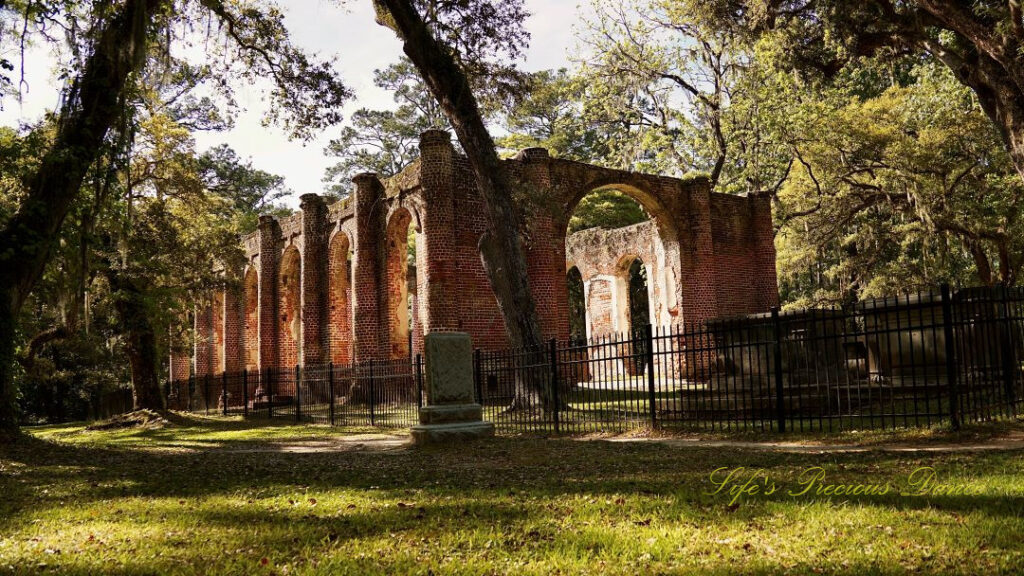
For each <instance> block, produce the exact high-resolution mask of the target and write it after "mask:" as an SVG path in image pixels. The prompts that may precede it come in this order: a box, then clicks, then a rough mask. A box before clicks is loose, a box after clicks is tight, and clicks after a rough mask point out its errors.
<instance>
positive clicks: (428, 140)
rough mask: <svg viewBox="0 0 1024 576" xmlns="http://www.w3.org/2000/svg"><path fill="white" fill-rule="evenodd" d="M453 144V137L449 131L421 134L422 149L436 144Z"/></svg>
mask: <svg viewBox="0 0 1024 576" xmlns="http://www.w3.org/2000/svg"><path fill="white" fill-rule="evenodd" d="M451 143H452V135H451V133H449V132H448V131H447V130H437V129H430V130H425V131H424V132H422V133H420V148H423V147H424V146H431V145H436V144H448V145H451Z"/></svg>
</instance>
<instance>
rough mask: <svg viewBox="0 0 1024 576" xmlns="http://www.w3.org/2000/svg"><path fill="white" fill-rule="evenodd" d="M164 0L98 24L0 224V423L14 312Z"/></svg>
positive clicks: (144, 1)
mask: <svg viewBox="0 0 1024 576" xmlns="http://www.w3.org/2000/svg"><path fill="white" fill-rule="evenodd" d="M165 4H167V0H126V2H125V3H124V5H123V7H122V8H121V10H120V11H119V12H118V13H117V14H116V15H115V16H114V17H113V18H111V19H110V20H109V21H108V23H107V24H106V27H105V28H104V29H103V30H102V31H101V32H100V34H99V37H98V38H97V41H96V44H95V47H94V49H93V52H92V54H91V55H90V56H89V57H88V59H87V60H86V62H85V66H84V68H83V70H82V73H81V75H80V76H79V77H78V78H77V79H76V80H75V83H74V85H73V87H72V90H71V91H70V93H69V94H67V95H66V96H65V98H64V104H63V106H62V108H61V111H60V117H59V119H58V121H57V134H56V137H55V138H54V142H53V144H52V145H51V147H50V149H49V150H48V151H47V153H46V154H45V155H44V156H43V159H42V162H41V163H40V166H39V168H38V170H37V171H36V173H35V175H34V177H33V178H32V179H31V180H30V184H29V186H28V193H27V195H26V196H25V198H24V200H22V201H21V204H20V206H19V207H18V210H17V212H16V213H15V214H14V216H13V217H11V219H10V220H9V221H8V222H7V225H6V226H5V227H4V228H3V230H0V246H2V247H3V250H2V251H0V325H2V327H0V403H2V404H3V405H2V406H0V429H5V430H8V431H16V430H17V426H18V423H17V419H16V416H17V415H16V407H15V405H14V399H15V389H14V372H13V370H14V367H13V362H14V348H15V342H14V338H15V334H16V328H15V320H16V319H17V316H18V313H19V312H20V311H21V306H22V304H24V302H25V299H26V298H27V297H28V295H29V293H30V292H31V291H32V289H33V287H35V284H36V282H38V280H39V278H40V277H41V276H42V274H43V270H44V269H45V267H46V264H47V263H48V262H49V260H50V257H51V254H52V251H53V247H54V245H55V244H56V241H57V235H58V232H59V231H60V227H61V225H62V224H63V222H64V218H65V217H66V216H67V213H68V210H69V209H70V207H71V203H72V202H73V201H74V199H75V197H76V196H77V195H78V192H79V189H80V188H81V187H82V180H83V178H84V177H85V174H86V171H87V170H88V169H89V166H91V165H92V164H93V162H95V161H96V158H97V157H98V156H99V154H100V150H101V149H102V145H103V141H104V139H105V138H106V136H107V132H108V131H109V130H110V127H111V126H113V124H114V122H115V121H116V119H117V118H118V117H119V116H120V115H121V113H122V110H123V107H124V104H123V101H124V99H123V97H124V94H125V91H126V88H127V87H128V85H129V82H130V80H129V78H130V77H131V75H132V74H133V73H134V72H136V71H138V70H139V69H141V67H142V65H143V62H144V61H145V55H146V43H147V41H148V31H149V28H150V26H151V25H152V22H153V20H154V17H155V15H156V14H157V12H158V10H159V9H160V8H161V7H162V6H163V5H165Z"/></svg>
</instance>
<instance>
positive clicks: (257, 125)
mask: <svg viewBox="0 0 1024 576" xmlns="http://www.w3.org/2000/svg"><path fill="white" fill-rule="evenodd" d="M584 1H585V0H584ZM579 2H580V0H526V7H527V10H528V11H529V12H530V13H531V16H530V18H529V19H528V20H527V22H526V27H527V30H528V31H529V32H530V34H531V41H530V47H529V50H528V51H527V53H526V57H525V61H524V62H522V63H521V65H522V68H523V69H525V70H530V71H533V70H543V69H547V68H559V67H563V66H565V67H569V66H571V64H570V62H569V57H570V54H571V53H572V52H573V50H574V46H575V36H574V29H573V23H574V22H576V21H577V20H578V17H577V12H578V10H579V9H580V7H579ZM279 3H280V5H281V7H282V8H283V9H284V12H285V15H286V24H287V25H288V28H289V31H290V32H291V35H292V40H293V42H295V43H296V44H297V45H298V46H300V47H302V48H305V49H306V50H308V51H311V52H314V53H317V54H319V55H320V56H321V57H328V58H331V59H332V60H333V61H334V62H335V67H336V68H337V69H338V70H339V71H340V72H341V75H342V78H343V79H344V81H345V82H346V83H347V85H348V86H349V87H350V88H352V89H353V90H354V91H355V98H353V99H352V100H351V101H350V102H349V104H348V105H347V106H346V107H345V109H344V112H345V116H346V118H347V117H348V116H349V115H351V113H352V112H353V111H355V110H357V109H359V108H364V107H365V108H377V109H380V108H391V107H393V101H392V99H391V95H390V94H388V93H387V92H386V91H384V90H381V89H378V88H377V87H375V86H374V85H373V71H374V70H375V69H378V68H384V67H386V66H387V65H389V64H391V63H393V62H395V61H397V60H398V59H399V57H400V56H401V55H402V49H401V44H400V43H399V42H398V40H397V39H396V38H395V35H394V33H392V32H391V31H390V30H388V29H386V28H384V27H382V26H378V25H376V24H375V23H374V19H373V8H372V3H371V2H370V1H369V0H353V1H349V2H346V3H344V4H345V5H344V6H339V5H338V3H337V2H329V1H327V0H279ZM10 56H11V55H8V57H10ZM53 64H54V58H53V56H52V55H50V53H49V52H48V50H47V49H46V48H45V47H36V48H31V49H29V50H28V52H27V55H26V61H25V80H26V86H25V87H23V94H22V102H21V103H19V102H16V101H14V100H13V99H5V101H4V109H3V110H0V125H4V126H17V125H18V124H19V123H20V122H24V121H35V120H38V119H39V118H40V117H42V115H43V114H44V113H45V112H46V111H47V110H53V109H54V108H55V107H56V105H57V103H58V97H59V94H60V84H59V83H58V82H57V81H56V79H55V77H54V74H53ZM237 96H238V99H239V102H240V104H242V106H243V107H244V108H245V109H246V110H245V111H244V112H242V113H241V114H240V115H239V116H238V117H237V119H236V122H235V126H234V128H233V129H232V130H230V131H228V132H219V133H197V134H196V135H195V137H196V144H197V149H198V150H199V151H200V152H201V151H203V150H205V149H207V148H210V147H212V146H216V145H218V144H228V145H229V146H231V147H232V148H234V150H235V151H236V152H238V154H239V155H240V156H241V157H243V158H249V159H251V160H252V162H253V165H254V166H255V167H257V168H259V169H261V170H265V171H267V172H271V173H273V174H278V175H280V176H283V177H284V179H285V185H286V186H287V187H288V188H290V189H291V191H292V195H291V197H290V198H288V200H287V201H286V203H287V204H289V205H290V206H291V207H292V208H295V207H297V206H298V197H299V195H301V194H306V193H310V192H314V193H319V192H322V191H323V190H324V188H325V185H324V183H323V182H322V181H321V179H322V178H323V173H324V169H325V168H327V166H329V165H331V164H332V163H333V162H334V160H333V159H332V158H330V157H328V156H326V155H325V154H324V152H323V150H324V148H325V147H326V145H327V143H328V142H329V141H330V140H331V138H332V136H333V134H334V133H335V132H337V131H338V129H339V128H338V127H335V128H333V129H327V130H325V131H324V132H323V133H321V134H320V135H319V136H318V137H317V138H315V139H313V140H312V141H309V142H301V141H290V140H289V138H288V136H287V134H286V133H285V132H284V131H283V130H281V129H279V128H277V127H274V126H263V125H262V123H261V121H260V120H261V118H262V115H263V112H264V110H265V105H264V103H263V101H262V90H261V89H260V88H259V87H252V86H239V87H238V88H237Z"/></svg>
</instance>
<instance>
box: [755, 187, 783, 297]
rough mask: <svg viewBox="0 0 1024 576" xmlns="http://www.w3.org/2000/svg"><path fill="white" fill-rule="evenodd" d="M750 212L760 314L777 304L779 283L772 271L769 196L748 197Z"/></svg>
mask: <svg viewBox="0 0 1024 576" xmlns="http://www.w3.org/2000/svg"><path fill="white" fill-rule="evenodd" d="M748 201H749V202H750V204H751V206H750V210H751V216H752V218H751V221H752V222H753V229H752V230H751V235H752V240H753V244H754V254H755V258H756V261H757V271H756V273H755V276H754V278H753V280H754V286H755V287H756V291H757V306H758V308H759V309H758V311H759V312H766V311H768V310H769V309H771V308H772V307H773V306H778V305H779V280H778V272H777V271H776V268H775V230H774V227H773V223H772V197H771V194H769V193H766V192H762V193H760V194H751V195H750V196H749V197H748Z"/></svg>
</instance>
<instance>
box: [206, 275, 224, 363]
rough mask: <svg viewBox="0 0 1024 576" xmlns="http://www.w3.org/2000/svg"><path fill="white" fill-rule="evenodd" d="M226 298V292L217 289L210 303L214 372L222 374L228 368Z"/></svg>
mask: <svg viewBox="0 0 1024 576" xmlns="http://www.w3.org/2000/svg"><path fill="white" fill-rule="evenodd" d="M224 300H225V294H224V290H223V289H218V290H215V291H214V293H213V298H212V301H211V303H210V306H211V308H212V310H211V314H210V321H211V322H212V323H213V326H212V330H211V332H212V334H213V342H212V345H213V357H212V360H213V373H214V374H220V373H222V372H224V370H225V369H226V358H225V355H224V354H225V341H224V340H225V337H226V335H225V334H224Z"/></svg>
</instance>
